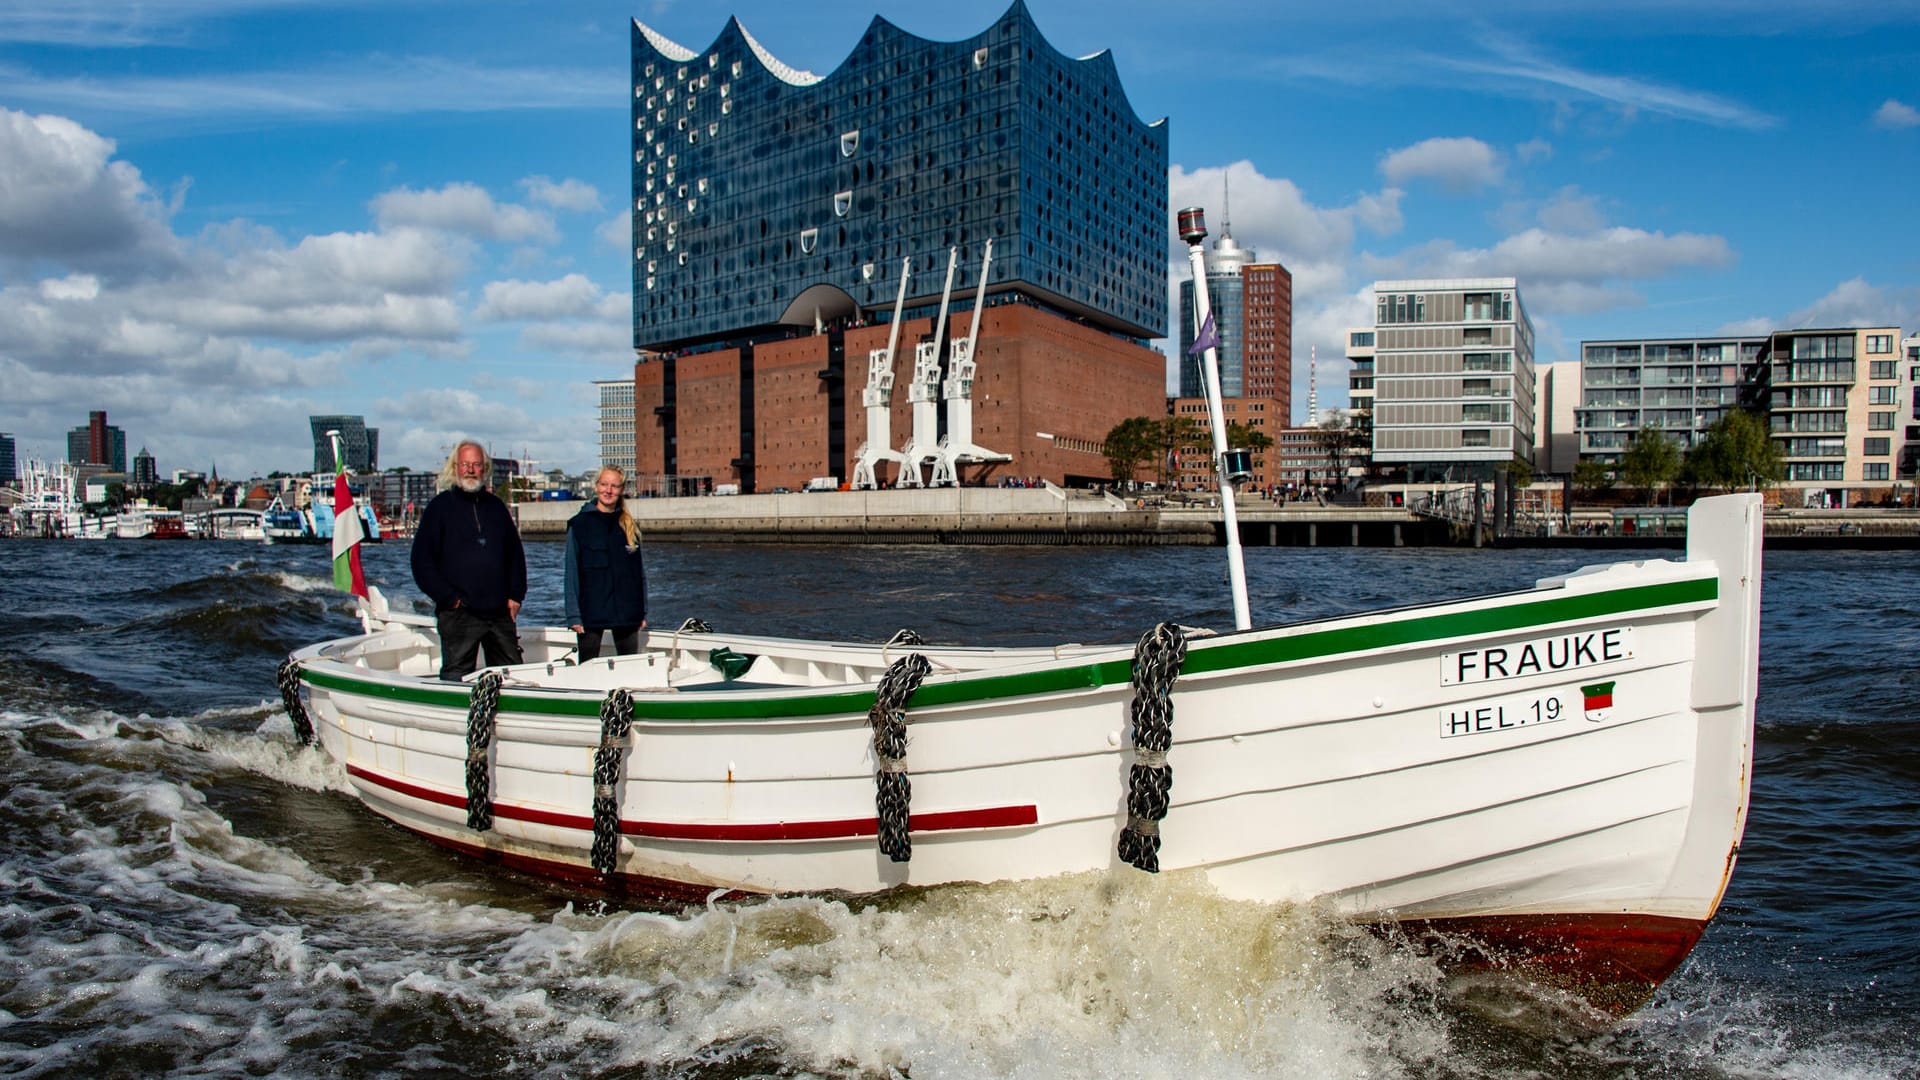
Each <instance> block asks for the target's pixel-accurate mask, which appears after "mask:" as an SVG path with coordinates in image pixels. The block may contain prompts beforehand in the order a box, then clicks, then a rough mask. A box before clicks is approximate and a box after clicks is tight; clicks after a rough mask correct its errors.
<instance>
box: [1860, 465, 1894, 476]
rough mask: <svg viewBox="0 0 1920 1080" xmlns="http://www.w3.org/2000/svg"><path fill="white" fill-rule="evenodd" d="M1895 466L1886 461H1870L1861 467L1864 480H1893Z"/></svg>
mask: <svg viewBox="0 0 1920 1080" xmlns="http://www.w3.org/2000/svg"><path fill="white" fill-rule="evenodd" d="M1892 468H1893V466H1892V465H1891V464H1890V463H1888V462H1885V461H1869V462H1867V463H1866V464H1865V465H1864V466H1862V467H1861V472H1860V478H1861V479H1862V480H1891V479H1893V477H1892V475H1891V470H1892Z"/></svg>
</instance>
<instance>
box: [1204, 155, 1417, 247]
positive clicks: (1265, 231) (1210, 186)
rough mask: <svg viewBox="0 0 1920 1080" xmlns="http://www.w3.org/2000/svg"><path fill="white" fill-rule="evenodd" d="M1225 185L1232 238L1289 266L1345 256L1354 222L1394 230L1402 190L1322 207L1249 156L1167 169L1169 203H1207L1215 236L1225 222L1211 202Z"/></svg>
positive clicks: (1380, 230)
mask: <svg viewBox="0 0 1920 1080" xmlns="http://www.w3.org/2000/svg"><path fill="white" fill-rule="evenodd" d="M1228 186H1231V189H1232V207H1231V209H1232V221H1231V225H1232V228H1233V235H1234V239H1236V240H1238V241H1239V242H1240V244H1241V246H1242V247H1249V248H1254V249H1256V251H1257V252H1259V254H1260V256H1261V257H1262V258H1273V257H1276V256H1278V257H1279V258H1280V260H1281V261H1282V262H1285V263H1287V265H1288V268H1289V269H1292V268H1293V266H1294V264H1295V263H1311V262H1316V261H1325V260H1339V259H1342V258H1344V257H1345V256H1346V254H1347V253H1348V252H1349V251H1351V249H1352V247H1353V239H1354V233H1355V231H1356V226H1364V227H1365V228H1367V229H1368V230H1369V231H1372V232H1375V233H1379V234H1382V235H1386V234H1390V233H1394V232H1398V231H1399V229H1400V227H1401V224H1402V222H1401V218H1400V198H1401V192H1400V191H1399V190H1398V189H1396V188H1387V189H1385V190H1382V191H1380V192H1377V193H1373V194H1366V195H1360V196H1357V197H1356V198H1355V199H1354V201H1353V202H1352V203H1350V204H1348V205H1346V206H1336V207H1321V206H1315V205H1313V204H1312V203H1310V202H1308V201H1307V198H1306V196H1305V195H1303V194H1302V193H1301V191H1300V189H1299V188H1298V187H1296V186H1295V185H1294V183H1293V181H1291V180H1288V179H1286V178H1284V177H1270V176H1263V175H1262V174H1261V173H1260V170H1259V169H1258V168H1256V167H1255V166H1254V164H1253V163H1252V162H1250V161H1237V162H1235V163H1233V164H1232V165H1228V166H1224V167H1208V168H1201V169H1194V170H1192V171H1188V169H1187V168H1186V167H1185V166H1182V165H1175V166H1173V167H1172V169H1170V170H1169V171H1168V174H1167V194H1168V199H1169V205H1171V206H1174V207H1181V206H1202V207H1208V208H1209V210H1208V214H1207V219H1208V223H1209V224H1210V225H1211V226H1212V228H1213V231H1214V235H1215V236H1218V235H1219V232H1220V230H1221V229H1222V228H1223V227H1224V226H1225V225H1227V224H1228V222H1227V221H1226V214H1225V212H1224V210H1223V211H1222V212H1220V213H1215V212H1214V211H1213V210H1212V209H1211V208H1212V207H1215V206H1219V205H1220V203H1219V200H1220V198H1221V195H1222V191H1223V190H1225V189H1226V188H1227V187H1228ZM1167 222H1168V225H1167V229H1168V236H1169V237H1174V239H1173V240H1172V241H1171V242H1170V243H1171V245H1172V247H1171V248H1170V253H1171V254H1173V255H1175V256H1176V257H1178V258H1179V260H1180V262H1181V264H1182V265H1184V264H1185V258H1184V256H1185V251H1186V248H1185V245H1182V244H1180V242H1179V240H1178V238H1177V237H1176V236H1175V233H1174V229H1173V218H1172V217H1171V216H1169V217H1168V219H1167Z"/></svg>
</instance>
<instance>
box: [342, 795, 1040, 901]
mask: <svg viewBox="0 0 1920 1080" xmlns="http://www.w3.org/2000/svg"><path fill="white" fill-rule="evenodd" d="M347 772H348V773H349V774H350V775H352V776H355V777H358V778H359V779H361V780H365V781H366V782H367V783H369V784H377V785H379V786H381V787H383V788H386V789H388V790H390V791H397V792H399V793H400V794H402V795H405V796H408V797H409V798H414V799H420V800H422V801H424V802H431V803H438V804H440V805H441V806H454V807H459V808H461V809H465V808H466V805H467V797H466V796H465V795H463V794H457V793H455V792H451V791H438V790H435V789H433V788H429V787H422V786H420V785H419V784H412V783H408V782H407V781H405V780H396V779H394V778H393V777H390V776H382V775H381V774H379V773H377V772H373V771H372V770H370V769H366V768H363V767H361V766H359V765H349V766H347ZM493 814H494V816H495V817H501V818H508V819H511V820H514V821H528V822H532V823H534V824H536V825H553V826H557V827H559V828H563V829H580V830H583V831H585V832H592V831H593V818H592V817H590V816H587V815H584V814H561V813H555V812H554V811H551V810H536V809H533V808H531V807H524V806H514V805H512V804H510V803H495V804H494V806H493ZM1039 821H1040V810H1039V808H1038V807H1036V806H1033V805H1031V804H1028V805H1022V806H989V807H985V808H983V809H979V810H948V811H942V812H939V813H931V814H913V815H910V816H909V817H908V818H907V828H908V829H909V830H911V831H913V832H948V831H952V830H955V829H1005V828H1014V827H1018V826H1022V825H1036V824H1039ZM620 833H621V835H623V836H644V837H648V838H651V839H655V840H842V839H847V838H849V837H859V836H878V835H879V833H880V822H879V819H878V818H877V817H860V818H836V819H828V820H819V821H757V822H744V823H727V824H700V823H695V822H677V821H628V820H626V819H624V818H623V819H622V820H621V822H620ZM702 895H705V894H702Z"/></svg>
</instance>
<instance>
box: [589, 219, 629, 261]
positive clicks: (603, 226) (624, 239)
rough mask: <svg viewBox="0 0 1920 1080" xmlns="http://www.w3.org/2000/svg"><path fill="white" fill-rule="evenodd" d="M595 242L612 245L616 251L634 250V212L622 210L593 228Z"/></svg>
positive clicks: (607, 245)
mask: <svg viewBox="0 0 1920 1080" xmlns="http://www.w3.org/2000/svg"><path fill="white" fill-rule="evenodd" d="M593 240H594V243H596V244H599V245H601V246H602V247H610V248H612V249H613V250H615V251H625V252H628V253H629V257H631V253H632V251H633V213H632V211H628V210H622V211H620V212H619V213H618V214H615V215H614V216H612V217H610V218H608V219H607V220H605V221H603V222H601V223H600V224H598V225H596V226H594V229H593Z"/></svg>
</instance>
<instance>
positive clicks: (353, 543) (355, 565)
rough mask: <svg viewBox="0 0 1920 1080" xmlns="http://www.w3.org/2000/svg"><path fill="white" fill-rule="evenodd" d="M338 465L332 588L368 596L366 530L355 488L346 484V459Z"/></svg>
mask: <svg viewBox="0 0 1920 1080" xmlns="http://www.w3.org/2000/svg"><path fill="white" fill-rule="evenodd" d="M335 456H336V457H339V456H340V455H338V454H336V455H335ZM337 468H338V469H339V471H338V472H336V473H334V476H333V587H334V588H336V589H341V590H344V591H346V592H350V593H352V594H353V595H355V596H365V595H367V578H366V575H365V574H362V573H361V572H360V542H361V541H362V540H365V539H366V538H367V530H366V526H365V525H364V524H363V523H362V522H361V520H360V511H359V509H358V508H357V507H355V506H354V505H353V491H352V490H351V489H350V488H348V487H347V465H346V462H345V461H341V462H340V463H339V465H338V466H337Z"/></svg>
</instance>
